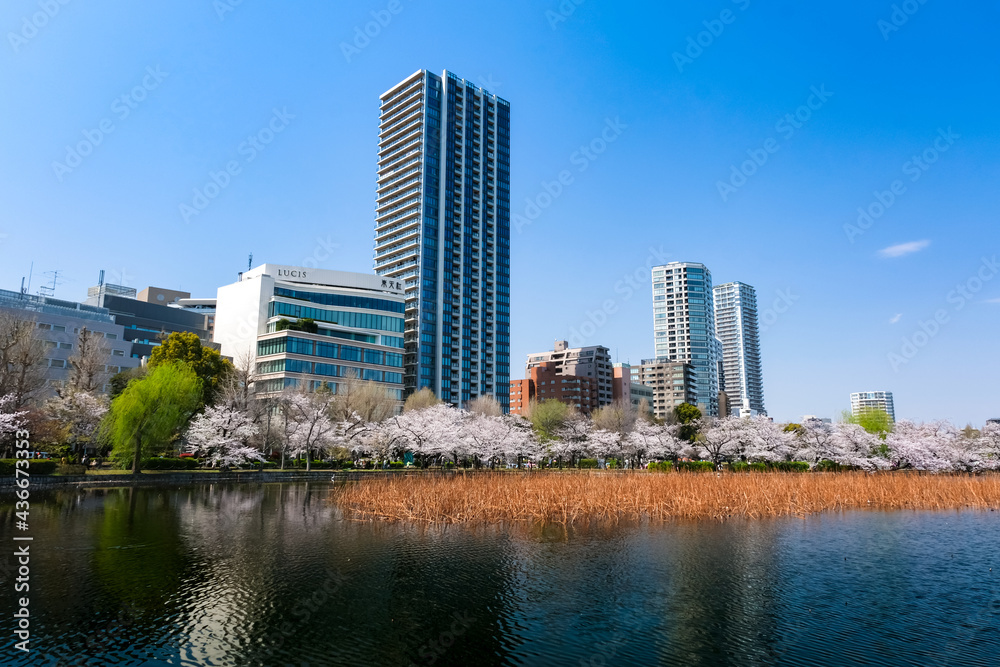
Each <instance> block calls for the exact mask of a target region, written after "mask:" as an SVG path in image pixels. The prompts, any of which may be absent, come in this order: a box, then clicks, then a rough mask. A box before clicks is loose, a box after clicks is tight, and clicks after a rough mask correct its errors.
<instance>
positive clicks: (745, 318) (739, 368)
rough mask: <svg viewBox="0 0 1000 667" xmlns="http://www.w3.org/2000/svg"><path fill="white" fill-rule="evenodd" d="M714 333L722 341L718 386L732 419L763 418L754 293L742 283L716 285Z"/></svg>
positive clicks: (755, 294) (762, 386) (761, 381)
mask: <svg viewBox="0 0 1000 667" xmlns="http://www.w3.org/2000/svg"><path fill="white" fill-rule="evenodd" d="M713 292H714V297H715V330H716V333H717V335H718V336H719V340H721V341H722V375H721V381H720V383H719V384H720V386H721V388H722V391H724V392H726V396H727V397H728V398H729V405H730V408H731V411H732V415H734V416H738V417H740V416H742V417H749V416H755V415H765V414H767V412H766V411H765V410H764V380H763V375H762V371H761V363H760V331H759V329H758V324H757V292H756V291H755V290H754V288H753V287H751V286H750V285H747V284H745V283H740V282H733V283H726V284H724V285H716V286H715V289H714V290H713Z"/></svg>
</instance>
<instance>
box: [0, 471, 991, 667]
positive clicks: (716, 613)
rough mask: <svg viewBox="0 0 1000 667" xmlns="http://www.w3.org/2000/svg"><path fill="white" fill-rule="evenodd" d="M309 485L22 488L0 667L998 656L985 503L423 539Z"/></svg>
mask: <svg viewBox="0 0 1000 667" xmlns="http://www.w3.org/2000/svg"><path fill="white" fill-rule="evenodd" d="M329 493H330V486H329V485H328V484H315V483H299V484H266V485H240V486H225V485H214V486H197V487H194V486H189V487H183V488H172V489H158V488H141V489H128V488H122V489H82V490H81V489H62V490H54V491H49V492H42V491H37V492H36V493H35V495H34V498H33V502H32V507H31V530H30V533H29V534H31V535H32V536H33V537H34V541H33V542H32V543H31V553H32V560H31V577H32V579H31V592H30V596H31V614H32V629H33V640H32V643H31V646H32V651H31V652H30V653H28V654H23V653H20V652H17V651H14V650H13V640H8V641H6V642H5V647H4V652H3V654H2V655H0V664H11V665H110V664H114V665H192V666H193V665H268V666H271V665H285V664H289V665H296V666H300V667H301V666H302V665H410V664H416V665H430V664H434V665H546V666H548V667H551V666H553V665H594V666H597V665H629V664H638V665H655V664H664V665H844V664H869V665H983V666H986V665H991V666H995V665H997V664H1000V659H998V656H1000V591H998V586H997V578H998V577H1000V525H998V519H1000V513H996V512H993V513H991V512H894V513H881V512H853V513H847V514H824V515H820V516H816V517H811V518H807V519H780V520H765V521H755V522H746V521H729V522H726V523H715V522H689V523H667V524H652V525H635V524H632V525H617V526H616V525H591V526H580V527H577V528H574V529H572V530H565V529H562V528H561V527H558V526H554V527H548V528H544V529H543V528H524V527H514V528H505V527H485V528H467V527H456V526H450V527H440V528H430V527H422V526H400V525H387V524H371V523H357V522H352V521H347V520H344V518H343V517H342V516H341V514H340V513H339V511H338V510H337V508H336V507H335V506H334V505H332V504H331V503H330V502H329ZM13 511H14V508H13V505H12V499H11V498H9V497H7V498H4V499H3V501H2V502H0V518H2V521H0V526H2V528H0V533H2V534H0V539H2V540H3V543H4V544H8V545H10V544H13V542H12V541H11V538H12V536H13V535H14V534H15V533H17V534H23V533H20V532H18V531H16V530H15V527H14V522H15V520H16V519H15V517H14V514H13ZM10 551H12V549H11V550H10ZM8 553H9V551H8ZM4 563H5V564H6V565H5V567H3V572H2V578H3V584H2V588H3V591H4V594H3V595H2V596H0V612H2V613H3V616H4V618H7V619H11V617H12V616H11V615H12V614H13V611H14V597H15V594H14V593H13V592H12V589H13V582H12V576H13V575H12V569H11V568H12V567H13V560H12V558H8V559H7V560H5V561H4ZM990 568H993V570H994V571H993V572H991V571H990ZM8 626H10V621H8ZM6 636H7V637H8V638H9V637H11V634H10V632H9V631H8V632H7V634H6Z"/></svg>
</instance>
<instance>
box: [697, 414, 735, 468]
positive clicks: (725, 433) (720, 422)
mask: <svg viewBox="0 0 1000 667" xmlns="http://www.w3.org/2000/svg"><path fill="white" fill-rule="evenodd" d="M698 430H699V431H700V433H701V435H700V436H699V437H698V441H697V443H696V445H697V447H698V448H699V449H700V450H701V453H702V457H703V458H706V457H707V458H708V459H710V460H711V461H712V463H714V464H715V465H716V467H718V466H719V464H721V463H722V462H723V461H728V460H732V459H734V458H737V457H739V456H740V455H741V454H742V447H741V443H742V442H744V441H745V438H746V436H745V435H744V430H745V425H744V423H743V420H742V419H741V418H739V417H724V418H722V419H716V420H712V419H700V420H698Z"/></svg>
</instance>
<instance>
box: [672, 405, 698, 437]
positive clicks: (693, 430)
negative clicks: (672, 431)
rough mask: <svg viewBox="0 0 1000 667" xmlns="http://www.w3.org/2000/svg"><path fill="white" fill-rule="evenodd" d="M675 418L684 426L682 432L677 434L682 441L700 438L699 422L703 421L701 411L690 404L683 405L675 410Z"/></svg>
mask: <svg viewBox="0 0 1000 667" xmlns="http://www.w3.org/2000/svg"><path fill="white" fill-rule="evenodd" d="M674 418H675V419H677V423H679V424H682V426H681V430H680V432H679V433H678V434H677V435H678V437H679V438H680V439H681V440H690V441H691V442H694V439H695V438H696V437H697V436H698V420H699V419H701V410H699V409H698V408H697V407H696V406H694V405H691V404H690V403H681V404H680V405H678V406H677V407H676V408H674Z"/></svg>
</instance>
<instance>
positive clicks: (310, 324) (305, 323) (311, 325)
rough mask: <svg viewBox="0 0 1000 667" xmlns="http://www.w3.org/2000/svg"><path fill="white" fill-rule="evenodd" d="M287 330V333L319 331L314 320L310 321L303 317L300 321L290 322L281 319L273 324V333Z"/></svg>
mask: <svg viewBox="0 0 1000 667" xmlns="http://www.w3.org/2000/svg"><path fill="white" fill-rule="evenodd" d="M285 329H288V330H289V331H304V332H306V333H317V332H318V331H319V325H318V324H316V320H313V319H310V318H308V317H303V318H302V319H300V320H296V321H295V322H292V321H291V320H288V319H285V318H284V317H282V318H281V319H280V320H278V321H277V322H275V323H274V330H275V331H284V330H285Z"/></svg>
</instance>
